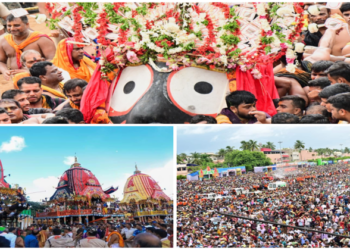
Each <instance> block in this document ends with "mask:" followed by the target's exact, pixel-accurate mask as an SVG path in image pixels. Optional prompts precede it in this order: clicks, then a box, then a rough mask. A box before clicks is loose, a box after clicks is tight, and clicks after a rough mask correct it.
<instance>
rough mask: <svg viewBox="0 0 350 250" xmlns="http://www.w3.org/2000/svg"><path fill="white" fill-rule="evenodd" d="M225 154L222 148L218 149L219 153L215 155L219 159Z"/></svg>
mask: <svg viewBox="0 0 350 250" xmlns="http://www.w3.org/2000/svg"><path fill="white" fill-rule="evenodd" d="M225 154H226V150H225V149H223V148H220V149H219V152H218V153H217V155H218V156H219V157H225Z"/></svg>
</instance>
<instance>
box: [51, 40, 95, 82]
mask: <svg viewBox="0 0 350 250" xmlns="http://www.w3.org/2000/svg"><path fill="white" fill-rule="evenodd" d="M70 42H74V38H68V39H64V40H62V41H61V42H59V43H58V45H57V50H56V54H55V57H54V59H53V60H52V63H53V64H54V65H56V66H57V67H59V68H61V69H63V70H66V71H67V72H68V73H69V75H70V77H71V79H74V78H79V79H82V80H85V81H87V82H89V81H90V78H91V76H92V74H93V72H94V70H95V68H96V64H95V63H93V62H92V61H91V60H90V59H89V58H87V57H84V47H82V46H81V45H77V44H73V43H70Z"/></svg>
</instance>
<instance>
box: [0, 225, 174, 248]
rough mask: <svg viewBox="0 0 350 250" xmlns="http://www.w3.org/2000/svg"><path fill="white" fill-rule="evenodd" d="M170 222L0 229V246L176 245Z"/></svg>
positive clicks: (109, 246)
mask: <svg viewBox="0 0 350 250" xmlns="http://www.w3.org/2000/svg"><path fill="white" fill-rule="evenodd" d="M172 228H173V225H172V221H171V220H167V219H165V220H161V219H157V220H154V221H149V222H137V221H133V220H131V221H130V222H125V221H109V222H108V223H106V222H94V223H91V224H89V225H88V226H87V225H84V224H81V223H74V224H60V223H58V222H53V223H51V224H50V225H46V224H32V225H31V226H29V227H28V228H26V229H24V230H23V229H20V228H17V227H11V226H8V227H0V247H9V248H43V247H44V248H124V247H126V248H132V247H153V248H160V247H164V248H170V247H172V246H173V229H172Z"/></svg>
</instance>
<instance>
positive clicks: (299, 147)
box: [294, 140, 305, 160]
mask: <svg viewBox="0 0 350 250" xmlns="http://www.w3.org/2000/svg"><path fill="white" fill-rule="evenodd" d="M304 148H305V143H304V142H302V141H300V140H297V141H296V142H295V144H294V149H296V150H298V151H299V153H301V150H302V149H304ZM300 160H303V159H302V158H301V159H300Z"/></svg>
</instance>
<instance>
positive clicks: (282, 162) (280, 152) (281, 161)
mask: <svg viewBox="0 0 350 250" xmlns="http://www.w3.org/2000/svg"><path fill="white" fill-rule="evenodd" d="M278 143H279V144H280V156H281V164H282V163H283V161H282V147H281V143H282V142H281V141H279V142H278Z"/></svg>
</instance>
